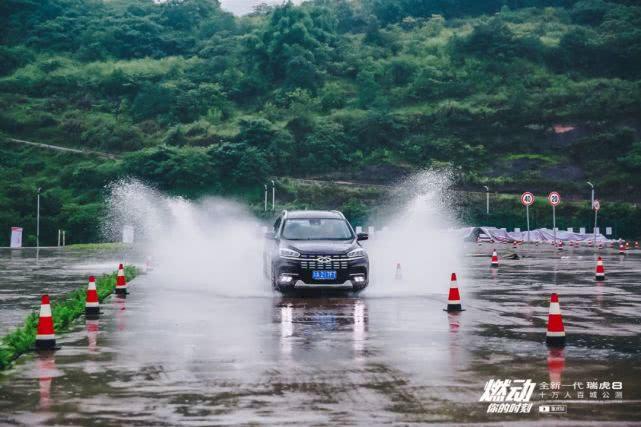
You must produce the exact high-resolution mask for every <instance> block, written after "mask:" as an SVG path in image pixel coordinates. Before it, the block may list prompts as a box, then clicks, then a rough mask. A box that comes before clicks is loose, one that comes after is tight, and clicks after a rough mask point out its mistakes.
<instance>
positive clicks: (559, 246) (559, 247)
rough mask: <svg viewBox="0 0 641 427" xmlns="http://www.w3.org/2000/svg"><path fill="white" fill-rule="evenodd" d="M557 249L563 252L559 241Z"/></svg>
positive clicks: (561, 243)
mask: <svg viewBox="0 0 641 427" xmlns="http://www.w3.org/2000/svg"><path fill="white" fill-rule="evenodd" d="M557 249H558V250H560V251H562V250H563V241H562V240H561V241H560V242H559V244H558V246H557Z"/></svg>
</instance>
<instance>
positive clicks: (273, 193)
mask: <svg viewBox="0 0 641 427" xmlns="http://www.w3.org/2000/svg"><path fill="white" fill-rule="evenodd" d="M272 211H273V212H275V211H276V183H274V180H273V179H272Z"/></svg>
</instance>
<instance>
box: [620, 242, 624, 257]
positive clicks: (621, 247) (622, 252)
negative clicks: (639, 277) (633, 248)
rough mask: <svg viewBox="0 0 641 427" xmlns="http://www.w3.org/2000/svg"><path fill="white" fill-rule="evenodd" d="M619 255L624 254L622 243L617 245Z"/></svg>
mask: <svg viewBox="0 0 641 427" xmlns="http://www.w3.org/2000/svg"><path fill="white" fill-rule="evenodd" d="M619 255H625V246H623V243H621V244H620V245H619Z"/></svg>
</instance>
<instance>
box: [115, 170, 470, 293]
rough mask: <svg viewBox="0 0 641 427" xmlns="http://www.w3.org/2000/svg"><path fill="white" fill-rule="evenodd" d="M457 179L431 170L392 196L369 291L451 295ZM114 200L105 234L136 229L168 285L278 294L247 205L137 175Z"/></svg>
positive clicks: (456, 255)
mask: <svg viewBox="0 0 641 427" xmlns="http://www.w3.org/2000/svg"><path fill="white" fill-rule="evenodd" d="M450 182H451V180H450V177H449V175H448V174H447V173H444V172H424V173H421V174H418V175H415V176H413V177H411V178H410V179H408V180H407V181H405V182H403V183H402V184H401V185H399V186H398V188H397V189H396V190H395V191H394V193H393V194H392V195H391V197H390V203H389V206H388V213H387V214H384V215H382V218H380V219H379V220H378V222H379V223H385V224H387V230H386V231H383V232H378V233H376V234H374V236H372V239H371V240H370V241H368V242H366V244H365V246H366V247H367V249H368V251H369V253H370V258H371V268H372V270H371V280H370V288H368V290H367V291H366V295H368V296H377V295H399V294H401V295H402V294H408V295H423V294H425V293H430V292H434V293H443V287H444V286H446V283H447V280H448V278H449V274H450V273H451V272H453V271H457V269H458V268H459V267H460V260H461V256H460V255H461V250H462V245H461V244H460V243H459V242H458V240H457V239H455V238H452V235H451V233H449V232H448V231H447V230H448V229H449V228H451V227H453V226H454V221H453V220H452V219H451V218H450V211H451V209H449V206H451V205H452V201H451V200H450V199H449V198H448V197H446V195H447V194H448V192H447V189H448V187H449V184H450ZM107 204H108V215H107V219H106V221H105V222H104V229H103V232H104V234H105V237H107V238H108V239H110V240H116V241H117V240H119V239H120V238H121V236H122V234H121V233H122V230H123V226H124V225H130V226H132V227H134V230H135V236H136V241H137V242H138V245H139V246H140V248H141V249H142V252H143V253H144V255H151V256H152V257H153V262H154V264H155V266H157V269H156V273H157V274H159V275H162V283H159V285H160V286H171V287H175V288H178V289H180V288H182V289H190V288H191V289H195V290H198V291H203V292H208V293H213V294H216V295H224V296H267V295H271V294H272V292H271V289H270V285H269V283H268V282H267V280H266V279H265V278H264V277H263V274H262V268H263V259H262V250H263V245H264V240H263V238H262V233H261V232H260V225H261V224H260V222H259V221H258V220H257V219H255V218H254V217H252V215H251V214H250V213H249V212H247V210H246V209H244V208H243V207H242V206H240V205H239V204H237V203H234V202H231V201H229V200H225V199H221V198H214V197H209V198H205V199H202V200H200V201H197V202H194V201H188V200H185V199H183V198H180V197H169V196H166V195H163V194H162V193H160V192H159V191H156V190H153V189H151V188H149V187H148V186H146V185H144V184H143V183H141V182H139V181H136V180H125V181H119V182H116V183H114V184H112V185H111V188H110V196H109V197H108V199H107ZM397 263H400V264H401V270H402V276H403V277H402V280H400V281H399V280H395V269H396V264H397Z"/></svg>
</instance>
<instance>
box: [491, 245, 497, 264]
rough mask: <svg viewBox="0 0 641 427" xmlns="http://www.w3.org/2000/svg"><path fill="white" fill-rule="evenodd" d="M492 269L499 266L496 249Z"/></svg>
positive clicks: (493, 252) (493, 254) (493, 253)
mask: <svg viewBox="0 0 641 427" xmlns="http://www.w3.org/2000/svg"><path fill="white" fill-rule="evenodd" d="M491 265H492V267H498V266H499V255H498V254H497V253H496V249H494V250H493V251H492V264H491Z"/></svg>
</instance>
